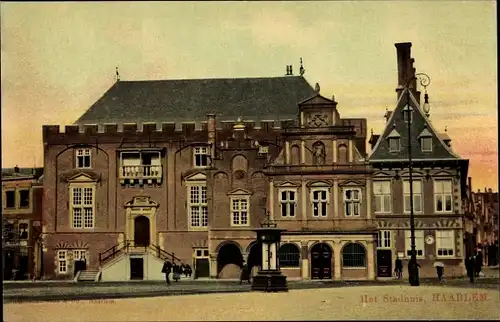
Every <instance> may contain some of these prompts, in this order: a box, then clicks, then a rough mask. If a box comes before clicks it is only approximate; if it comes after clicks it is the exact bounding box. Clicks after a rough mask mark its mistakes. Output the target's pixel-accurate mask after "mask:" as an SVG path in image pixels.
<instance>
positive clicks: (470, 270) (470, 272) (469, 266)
mask: <svg viewBox="0 0 500 322" xmlns="http://www.w3.org/2000/svg"><path fill="white" fill-rule="evenodd" d="M475 267H476V259H475V257H474V256H470V257H469V258H467V260H466V261H465V269H466V270H467V276H468V277H469V280H470V282H471V283H474V275H475V274H474V269H475Z"/></svg>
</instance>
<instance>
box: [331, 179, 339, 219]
mask: <svg viewBox="0 0 500 322" xmlns="http://www.w3.org/2000/svg"><path fill="white" fill-rule="evenodd" d="M332 198H333V202H332V204H333V217H334V218H338V217H339V181H338V180H337V179H334V180H333V196H332Z"/></svg>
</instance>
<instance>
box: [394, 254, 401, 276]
mask: <svg viewBox="0 0 500 322" xmlns="http://www.w3.org/2000/svg"><path fill="white" fill-rule="evenodd" d="M394 266H395V268H394V272H395V273H396V279H398V280H400V279H402V278H403V261H402V260H401V258H399V256H397V255H396V262H395V265H394Z"/></svg>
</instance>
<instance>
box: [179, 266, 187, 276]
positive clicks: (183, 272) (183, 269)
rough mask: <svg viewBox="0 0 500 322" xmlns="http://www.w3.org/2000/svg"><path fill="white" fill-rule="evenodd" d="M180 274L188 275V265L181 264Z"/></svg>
mask: <svg viewBox="0 0 500 322" xmlns="http://www.w3.org/2000/svg"><path fill="white" fill-rule="evenodd" d="M180 274H181V275H184V276H186V277H187V273H186V265H184V264H181V266H180Z"/></svg>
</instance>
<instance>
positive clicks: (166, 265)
mask: <svg viewBox="0 0 500 322" xmlns="http://www.w3.org/2000/svg"><path fill="white" fill-rule="evenodd" d="M171 271H172V263H170V262H169V261H168V259H166V258H165V262H164V263H163V267H162V269H161V272H162V273H165V280H166V282H167V284H168V285H170V278H169V275H170V272H171Z"/></svg>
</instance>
